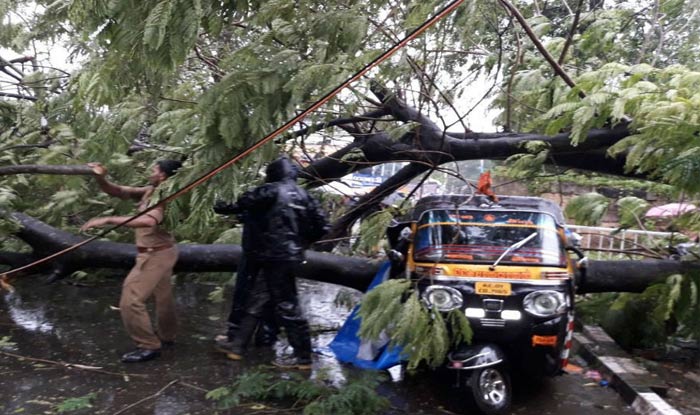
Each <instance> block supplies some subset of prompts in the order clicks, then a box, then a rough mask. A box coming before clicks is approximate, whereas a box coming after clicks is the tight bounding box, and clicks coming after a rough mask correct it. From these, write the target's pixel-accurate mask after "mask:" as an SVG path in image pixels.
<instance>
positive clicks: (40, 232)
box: [0, 212, 378, 290]
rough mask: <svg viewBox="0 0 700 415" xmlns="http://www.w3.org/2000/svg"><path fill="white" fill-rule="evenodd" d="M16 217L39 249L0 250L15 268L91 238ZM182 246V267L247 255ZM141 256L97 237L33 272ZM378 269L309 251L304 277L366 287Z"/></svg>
mask: <svg viewBox="0 0 700 415" xmlns="http://www.w3.org/2000/svg"><path fill="white" fill-rule="evenodd" d="M10 216H11V217H12V218H13V219H15V220H17V221H18V222H19V223H20V224H21V226H22V229H21V230H20V231H19V232H18V233H17V234H16V236H17V237H18V238H19V239H21V240H23V241H24V242H26V243H27V244H28V245H29V246H31V247H32V248H33V252H32V253H31V254H17V253H9V252H0V264H6V265H10V266H12V267H13V268H16V267H18V266H21V265H25V264H27V263H29V262H31V261H33V260H36V259H39V258H42V257H45V256H47V255H49V254H52V253H54V252H57V251H59V250H61V249H64V248H67V247H69V246H71V245H73V244H76V243H78V242H80V241H82V240H84V239H85V238H84V237H82V236H78V235H74V234H72V233H69V232H65V231H62V230H60V229H56V228H54V227H52V226H49V225H47V224H46V223H44V222H42V221H40V220H37V219H35V218H32V217H30V216H27V215H25V214H23V213H18V212H14V213H11V214H10ZM178 250H179V257H178V261H177V264H176V266H175V271H176V272H226V271H230V272H234V271H235V270H236V267H237V265H238V262H239V261H240V257H241V247H240V246H239V245H227V244H210V245H199V244H178ZM135 258H136V246H135V245H133V244H127V243H118V242H107V241H94V242H91V243H89V244H87V245H84V246H82V247H80V248H78V249H76V250H75V251H72V252H69V253H67V254H65V255H63V256H61V257H59V258H57V259H56V260H54V261H52V262H51V263H49V264H46V265H43V266H41V267H39V268H37V269H36V270H32V273H36V272H37V271H38V272H40V273H42V274H49V275H51V279H57V278H59V277H62V276H65V275H69V274H70V273H72V272H74V271H77V270H81V269H91V268H93V269H95V268H102V269H104V268H107V269H122V270H128V269H129V268H131V267H132V266H133V265H134V260H135ZM377 269H378V265H377V264H372V263H370V262H369V261H367V260H365V259H362V258H353V257H346V256H340V255H332V254H326V253H321V252H313V251H309V252H307V260H306V263H304V264H303V266H302V268H301V272H300V275H299V276H300V277H302V278H309V279H314V280H317V281H322V282H330V283H335V284H340V285H345V286H348V287H351V288H356V289H358V290H364V289H366V288H367V285H369V282H370V281H371V280H372V277H373V276H374V274H375V273H376V271H377Z"/></svg>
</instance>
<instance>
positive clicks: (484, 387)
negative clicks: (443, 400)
mask: <svg viewBox="0 0 700 415" xmlns="http://www.w3.org/2000/svg"><path fill="white" fill-rule="evenodd" d="M469 386H470V389H471V392H472V397H473V398H474V403H475V404H476V406H477V407H478V408H479V410H481V412H483V413H484V414H487V415H500V414H505V413H507V412H508V410H509V409H510V404H511V399H512V394H513V391H512V388H511V383H510V375H509V374H508V372H507V371H506V370H505V367H504V366H503V365H497V366H489V367H484V368H481V369H476V370H474V371H473V372H472V375H471V377H470V379H469Z"/></svg>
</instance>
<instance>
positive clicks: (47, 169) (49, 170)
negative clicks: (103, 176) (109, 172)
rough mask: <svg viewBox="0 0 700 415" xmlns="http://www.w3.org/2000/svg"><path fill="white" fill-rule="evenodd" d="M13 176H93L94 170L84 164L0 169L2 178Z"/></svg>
mask: <svg viewBox="0 0 700 415" xmlns="http://www.w3.org/2000/svg"><path fill="white" fill-rule="evenodd" d="M11 174H58V175H69V176H80V175H82V176H88V175H93V174H95V173H93V171H92V168H90V167H89V166H86V165H84V164H79V165H71V166H48V165H41V164H18V165H15V166H2V167H0V176H7V175H11Z"/></svg>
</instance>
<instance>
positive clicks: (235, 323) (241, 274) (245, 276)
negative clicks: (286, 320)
mask: <svg viewBox="0 0 700 415" xmlns="http://www.w3.org/2000/svg"><path fill="white" fill-rule="evenodd" d="M214 212H216V213H218V214H220V215H232V214H235V213H236V212H238V215H237V216H238V220H239V221H240V222H241V223H242V224H243V235H242V238H241V247H242V248H243V252H242V254H241V260H240V261H239V262H238V267H237V270H236V283H235V285H234V287H233V296H232V297H233V300H232V302H231V312H230V313H229V315H228V319H227V330H226V334H224V335H218V336H216V338H215V341H216V342H217V344H218V343H221V344H222V345H223V346H224V347H226V345H227V343H228V342H231V341H233V338H234V337H235V335H236V333H237V332H238V331H239V326H240V324H241V319H242V318H243V313H244V308H243V307H244V306H245V301H246V298H247V297H248V293H249V292H250V289H249V285H250V273H249V272H248V267H247V263H248V259H247V256H248V252H250V250H251V248H252V245H251V242H252V239H251V237H250V226H248V225H247V215H246V214H245V213H242V212H240V211H239V210H238V207H237V206H236V205H235V204H231V203H226V202H224V201H223V200H221V201H217V202H216V204H215V205H214ZM278 332H279V327H278V325H277V322H276V321H275V317H274V313H272V312H270V313H269V314H268V315H266V316H264V317H263V320H262V321H261V322H260V324H259V325H258V328H257V330H256V331H255V345H256V346H272V345H273V344H275V342H276V341H277V333H278Z"/></svg>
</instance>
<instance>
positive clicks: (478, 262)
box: [388, 195, 585, 414]
mask: <svg viewBox="0 0 700 415" xmlns="http://www.w3.org/2000/svg"><path fill="white" fill-rule="evenodd" d="M388 236H389V241H390V244H391V245H392V247H393V248H394V250H393V251H391V255H390V257H393V258H394V265H395V269H394V271H393V272H392V274H394V275H393V277H394V278H397V277H399V278H400V277H402V276H405V277H407V278H411V279H413V280H415V281H417V283H418V287H419V290H420V293H421V298H422V301H423V302H424V303H425V304H426V306H428V307H431V308H433V307H434V308H437V309H438V310H440V311H443V312H447V311H450V310H454V309H460V310H463V312H464V313H465V315H466V316H467V318H468V320H469V323H470V325H471V328H472V330H473V333H474V335H473V338H472V342H471V344H469V345H466V344H465V345H461V346H459V347H457V348H455V349H454V350H452V351H451V352H450V354H449V357H448V361H447V362H446V364H447V368H448V369H450V370H452V371H455V373H456V374H457V380H458V385H459V386H460V387H465V388H467V390H468V391H469V393H470V394H471V395H472V397H473V401H474V403H475V404H476V406H477V407H478V408H479V409H480V410H481V411H482V412H484V413H487V414H501V413H506V412H507V411H508V409H509V407H510V403H511V397H512V387H511V380H510V374H511V373H513V372H514V371H518V372H520V373H523V374H525V375H527V376H536V377H539V376H545V375H557V374H559V373H561V369H562V367H563V366H565V365H566V364H567V359H568V356H569V350H570V348H571V338H572V332H573V327H574V325H573V319H574V290H575V273H574V270H575V268H576V267H577V266H579V267H583V266H584V265H585V257H583V255H582V254H581V251H580V250H578V249H576V247H575V244H574V239H573V238H572V237H570V236H569V235H567V233H566V231H565V228H564V217H563V215H562V212H561V209H560V208H559V207H558V206H557V205H556V204H554V203H553V202H551V201H548V200H545V199H541V198H537V197H518V196H503V197H500V198H499V199H498V202H493V201H492V200H491V199H490V198H488V197H486V196H480V195H444V196H430V197H426V198H423V199H421V200H420V201H418V203H417V204H416V206H415V208H414V209H413V211H412V213H411V214H410V216H409V217H407V218H405V220H402V221H400V223H398V224H396V225H395V226H393V227H391V228H390V229H389V230H388ZM399 251H402V252H399ZM568 251H575V252H576V253H577V254H578V261H576V260H575V259H574V258H572V257H570V255H569V252H568ZM397 259H398V260H397ZM399 264H400V265H399ZM397 274H399V275H397ZM400 274H403V275H400Z"/></svg>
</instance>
